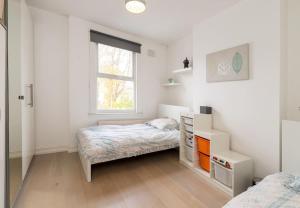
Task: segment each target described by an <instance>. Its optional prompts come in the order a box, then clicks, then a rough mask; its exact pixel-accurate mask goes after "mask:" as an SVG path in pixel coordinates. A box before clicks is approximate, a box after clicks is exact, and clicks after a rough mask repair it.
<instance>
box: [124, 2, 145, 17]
mask: <svg viewBox="0 0 300 208" xmlns="http://www.w3.org/2000/svg"><path fill="white" fill-rule="evenodd" d="M125 5H126V9H127V10H128V11H129V12H131V13H134V14H140V13H142V12H144V11H145V10H146V1H145V0H125Z"/></svg>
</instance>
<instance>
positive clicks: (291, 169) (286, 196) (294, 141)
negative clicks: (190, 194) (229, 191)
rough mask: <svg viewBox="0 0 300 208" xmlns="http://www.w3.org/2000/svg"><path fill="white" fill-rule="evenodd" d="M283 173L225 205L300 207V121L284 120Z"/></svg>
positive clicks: (235, 206)
mask: <svg viewBox="0 0 300 208" xmlns="http://www.w3.org/2000/svg"><path fill="white" fill-rule="evenodd" d="M282 123H283V124H282V167H283V172H281V173H276V174H273V175H270V176H267V177H265V178H264V179H263V180H262V181H261V182H260V183H259V184H258V185H256V186H253V187H251V188H249V189H248V190H247V191H246V192H244V193H242V194H240V195H238V196H237V197H235V198H233V199H232V200H231V201H230V202H228V203H227V204H226V205H225V206H224V208H279V207H280V208H300V166H299V161H300V152H299V145H300V140H299V138H300V122H294V121H283V122H282Z"/></svg>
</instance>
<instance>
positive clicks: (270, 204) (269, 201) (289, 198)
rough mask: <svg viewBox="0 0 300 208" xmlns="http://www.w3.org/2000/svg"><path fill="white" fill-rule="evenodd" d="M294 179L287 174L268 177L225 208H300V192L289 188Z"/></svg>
mask: <svg viewBox="0 0 300 208" xmlns="http://www.w3.org/2000/svg"><path fill="white" fill-rule="evenodd" d="M294 178H295V177H294V176H293V175H290V174H285V173H278V174H275V175H271V176H268V177H266V178H265V179H264V180H263V181H262V182H260V183H259V184H258V185H256V186H254V187H252V188H250V189H249V190H248V191H246V192H244V193H243V194H241V195H239V196H237V197H236V198H234V199H233V200H231V201H230V202H229V203H228V204H227V205H225V206H224V208H279V207H280V208H300V192H297V191H295V190H293V189H291V188H288V184H289V183H291V182H292V181H293V179H294Z"/></svg>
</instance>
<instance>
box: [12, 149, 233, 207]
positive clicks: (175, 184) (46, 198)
mask: <svg viewBox="0 0 300 208" xmlns="http://www.w3.org/2000/svg"><path fill="white" fill-rule="evenodd" d="M228 200H229V197H228V196H227V195H225V194H224V193H223V192H221V191H219V190H218V189H215V188H214V187H212V186H211V185H209V184H208V182H206V181H205V180H204V179H203V178H201V177H199V176H198V175H197V174H195V173H193V172H192V171H191V170H189V169H187V168H185V167H184V166H182V165H181V164H179V162H178V152H177V151H175V150H172V151H166V152H160V153H154V154H150V155H145V156H140V157H137V158H131V159H125V160H119V161H114V162H109V163H105V164H100V165H96V166H95V167H93V170H92V183H87V182H86V181H85V178H84V175H83V171H82V169H81V164H80V161H79V157H78V155H77V154H76V153H73V154H68V153H57V154H49V155H43V156H37V157H36V158H35V159H34V161H33V163H32V166H31V170H30V173H29V175H28V177H27V179H26V182H25V184H24V187H23V190H22V192H21V194H20V197H19V199H18V201H17V203H16V207H17V208H48V207H51V208H61V207H62V208H77V207H78V208H79V207H80V208H96V207H97V208H102V207H103V208H119V207H122V208H123V207H124V208H148V207H153V208H166V207H171V208H177V207H178V208H185V207H186V208H193V207H195V208H196V207H197V208H202V207H209V208H214V207H222V206H223V205H224V204H225V203H226V202H227V201H228Z"/></svg>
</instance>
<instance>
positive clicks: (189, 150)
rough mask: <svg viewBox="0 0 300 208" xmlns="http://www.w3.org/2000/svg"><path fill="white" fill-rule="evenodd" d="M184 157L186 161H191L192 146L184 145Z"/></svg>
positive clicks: (192, 158)
mask: <svg viewBox="0 0 300 208" xmlns="http://www.w3.org/2000/svg"><path fill="white" fill-rule="evenodd" d="M184 152H185V157H186V159H187V160H188V161H190V162H193V160H194V157H193V148H191V147H188V146H185V151H184Z"/></svg>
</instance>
